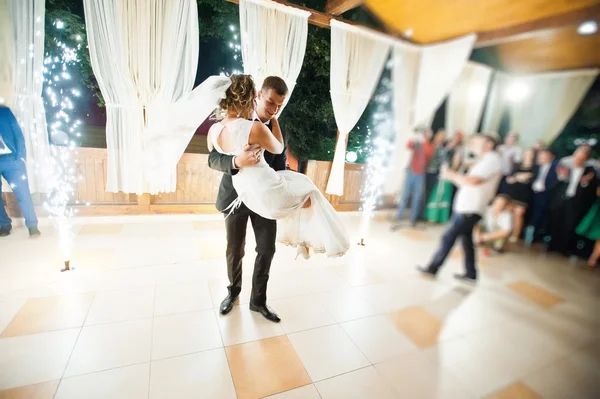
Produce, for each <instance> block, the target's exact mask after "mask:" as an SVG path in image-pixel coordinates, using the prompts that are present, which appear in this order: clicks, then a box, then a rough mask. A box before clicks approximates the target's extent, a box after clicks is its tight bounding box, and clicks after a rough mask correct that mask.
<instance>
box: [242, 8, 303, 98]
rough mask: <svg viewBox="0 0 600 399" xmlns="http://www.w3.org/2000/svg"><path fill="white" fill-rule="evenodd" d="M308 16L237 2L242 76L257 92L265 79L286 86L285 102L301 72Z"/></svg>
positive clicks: (284, 9) (300, 11) (295, 11)
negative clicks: (276, 78)
mask: <svg viewBox="0 0 600 399" xmlns="http://www.w3.org/2000/svg"><path fill="white" fill-rule="evenodd" d="M309 16H310V12H308V11H302V10H299V9H297V8H292V7H288V6H284V5H282V4H279V3H275V2H273V1H270V0H240V32H241V42H242V59H243V61H244V73H246V74H249V75H252V77H253V78H254V82H255V83H256V87H257V89H258V90H259V89H260V87H261V86H262V82H263V80H264V79H265V78H266V77H267V76H279V77H280V78H282V79H283V80H285V83H286V84H287V86H288V88H289V90H290V92H289V94H288V96H287V98H286V103H287V102H288V101H289V99H290V97H291V94H292V91H293V90H294V86H296V79H298V75H299V74H300V70H301V69H302V62H303V61H304V53H305V52H306V39H307V38H308V17H309Z"/></svg>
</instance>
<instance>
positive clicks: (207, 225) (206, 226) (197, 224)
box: [192, 220, 225, 233]
mask: <svg viewBox="0 0 600 399" xmlns="http://www.w3.org/2000/svg"><path fill="white" fill-rule="evenodd" d="M192 225H193V226H194V230H196V231H202V232H208V233H215V232H216V233H221V232H223V228H224V226H225V222H224V221H223V220H202V221H194V222H192Z"/></svg>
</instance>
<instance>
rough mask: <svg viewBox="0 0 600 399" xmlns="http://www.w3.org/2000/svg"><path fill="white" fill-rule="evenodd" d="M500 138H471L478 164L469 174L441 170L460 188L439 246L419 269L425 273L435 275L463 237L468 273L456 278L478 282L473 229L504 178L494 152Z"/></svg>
mask: <svg viewBox="0 0 600 399" xmlns="http://www.w3.org/2000/svg"><path fill="white" fill-rule="evenodd" d="M499 141H500V139H499V137H498V135H497V134H496V133H487V134H477V135H475V136H474V137H473V138H471V143H470V145H471V148H472V149H473V150H474V152H475V153H476V154H478V155H479V157H478V160H477V162H475V164H474V165H473V167H471V168H470V170H469V172H468V173H467V174H466V175H463V174H460V173H457V172H453V171H451V170H449V169H448V168H444V169H443V170H442V173H441V176H440V178H442V179H445V180H449V181H451V182H452V183H454V185H455V186H457V187H458V192H457V193H456V197H455V198H454V213H453V215H452V219H451V221H450V224H449V226H448V228H447V229H446V232H445V233H444V235H443V236H442V239H441V243H440V247H439V248H438V250H437V251H436V253H435V255H434V256H433V259H432V260H431V262H430V263H429V265H428V266H427V267H421V266H418V267H417V269H418V270H419V271H421V272H422V273H425V274H429V275H435V274H436V273H437V272H438V270H439V268H440V267H441V266H442V264H443V263H444V261H445V260H446V257H447V256H448V254H449V253H450V251H451V250H452V247H453V246H454V243H455V242H456V239H457V238H459V237H460V238H461V241H462V246H463V251H464V253H465V273H464V274H460V275H456V276H455V277H456V278H459V279H464V280H472V281H475V280H476V279H477V269H476V267H475V249H474V248H473V228H474V227H475V225H476V224H477V223H478V222H479V220H480V219H481V217H482V216H483V214H484V213H485V211H486V208H487V206H488V204H489V203H490V202H491V200H492V198H493V197H494V195H495V193H496V190H497V188H498V183H499V182H500V179H501V178H502V160H501V158H500V156H499V155H498V153H496V151H495V149H496V146H497V145H498V143H499Z"/></svg>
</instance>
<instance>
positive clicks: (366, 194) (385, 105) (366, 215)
mask: <svg viewBox="0 0 600 399" xmlns="http://www.w3.org/2000/svg"><path fill="white" fill-rule="evenodd" d="M391 67H392V65H391V63H388V64H387V65H386V71H385V72H384V77H383V78H382V85H383V88H384V89H383V90H382V92H381V93H380V94H377V95H376V96H375V98H374V101H375V102H376V104H377V105H376V107H375V112H374V113H373V116H372V123H371V126H372V129H371V126H369V127H367V132H368V133H367V139H366V140H365V147H364V148H362V149H360V150H359V152H360V153H362V152H366V160H367V161H366V165H365V168H366V179H365V184H364V187H363V189H362V191H361V210H362V226H361V235H360V237H361V242H360V244H363V245H364V239H365V237H366V235H367V232H368V229H369V222H370V220H371V217H372V216H373V211H374V210H375V208H376V207H377V205H379V203H378V201H379V200H380V198H381V190H382V187H383V184H384V183H385V179H386V177H387V174H388V173H387V172H388V168H389V160H390V159H391V157H392V154H393V152H394V122H393V117H391V115H390V114H391V109H390V104H391V103H392V82H391V79H390V78H389V76H386V75H389V71H390V70H391ZM386 72H387V73H386Z"/></svg>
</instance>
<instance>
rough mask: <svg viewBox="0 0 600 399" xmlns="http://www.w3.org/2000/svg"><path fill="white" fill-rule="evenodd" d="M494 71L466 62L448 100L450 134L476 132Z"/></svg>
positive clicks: (447, 124)
mask: <svg viewBox="0 0 600 399" xmlns="http://www.w3.org/2000/svg"><path fill="white" fill-rule="evenodd" d="M493 71H494V70H493V69H492V68H490V67H488V66H485V65H482V64H478V63H475V62H467V63H466V64H465V66H464V68H463V70H462V72H461V74H460V76H459V77H458V79H457V80H456V82H455V83H454V85H453V86H452V90H451V91H450V95H449V96H448V100H447V102H446V130H447V131H448V133H449V134H450V135H453V134H454V133H456V132H457V131H461V132H462V133H463V134H465V135H466V136H468V135H471V134H473V133H476V131H477V128H478V127H479V122H480V121H481V114H482V113H483V106H484V105H485V97H486V93H487V90H488V86H489V84H490V79H491V78H492V73H493Z"/></svg>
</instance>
